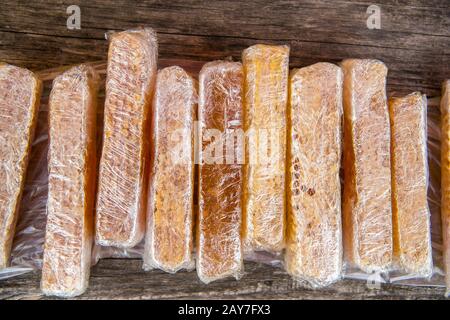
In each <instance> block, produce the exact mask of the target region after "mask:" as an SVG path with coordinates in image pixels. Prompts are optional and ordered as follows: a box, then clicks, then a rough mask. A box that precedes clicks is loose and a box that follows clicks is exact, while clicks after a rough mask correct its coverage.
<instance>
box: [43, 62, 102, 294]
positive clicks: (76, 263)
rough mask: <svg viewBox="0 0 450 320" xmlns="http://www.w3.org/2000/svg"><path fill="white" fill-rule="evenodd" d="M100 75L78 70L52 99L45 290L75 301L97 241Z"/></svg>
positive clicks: (59, 81) (58, 84) (59, 82)
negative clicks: (96, 207) (73, 298)
mask: <svg viewBox="0 0 450 320" xmlns="http://www.w3.org/2000/svg"><path fill="white" fill-rule="evenodd" d="M98 79H99V78H98V75H97V74H96V72H95V71H94V69H92V68H91V67H88V66H86V65H80V66H77V67H74V68H72V69H70V70H68V71H66V72H64V73H63V74H62V75H60V76H58V77H57V78H56V79H55V80H54V81H53V88H52V91H51V94H50V100H49V141H50V144H49V153H48V172H49V178H48V180H49V181H48V183H49V188H48V200H47V227H46V234H45V246H44V258H43V265H42V280H41V288H42V291H43V292H44V293H45V294H47V295H57V296H63V297H72V296H76V295H79V294H81V293H83V292H84V291H85V290H86V288H87V286H88V281H89V269H90V265H91V250H92V245H93V239H94V223H93V222H94V221H93V220H94V200H95V182H96V148H95V141H96V139H95V135H96V105H97V90H98V83H99V81H98Z"/></svg>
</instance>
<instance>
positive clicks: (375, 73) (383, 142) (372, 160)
mask: <svg viewBox="0 0 450 320" xmlns="http://www.w3.org/2000/svg"><path fill="white" fill-rule="evenodd" d="M342 69H343V72H344V89H343V101H344V163H343V168H344V192H343V234H344V254H345V257H346V260H347V262H348V263H349V264H350V265H351V266H354V267H358V268H360V269H361V270H363V271H365V272H368V273H373V272H383V271H387V270H388V269H390V267H391V264H392V207H391V164H390V128H389V112H388V106H387V101H386V75H387V68H386V66H385V65H384V64H383V63H382V62H381V61H377V60H364V59H362V60H359V59H348V60H344V61H343V62H342Z"/></svg>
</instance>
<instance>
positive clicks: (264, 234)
mask: <svg viewBox="0 0 450 320" xmlns="http://www.w3.org/2000/svg"><path fill="white" fill-rule="evenodd" d="M242 61H243V65H244V73H245V95H244V96H245V99H244V109H245V114H246V117H245V130H246V133H247V138H248V143H247V147H246V165H245V168H244V170H245V174H244V175H245V178H244V183H245V187H244V206H245V208H244V228H243V237H244V246H245V251H247V252H251V251H254V250H265V251H269V252H280V251H281V250H282V249H283V248H284V244H285V241H284V229H285V201H286V196H285V160H286V127H287V125H286V121H287V119H286V117H287V116H286V113H287V86H288V74H289V47H287V46H270V45H261V44H258V45H255V46H252V47H250V48H248V49H246V50H244V52H243V54H242Z"/></svg>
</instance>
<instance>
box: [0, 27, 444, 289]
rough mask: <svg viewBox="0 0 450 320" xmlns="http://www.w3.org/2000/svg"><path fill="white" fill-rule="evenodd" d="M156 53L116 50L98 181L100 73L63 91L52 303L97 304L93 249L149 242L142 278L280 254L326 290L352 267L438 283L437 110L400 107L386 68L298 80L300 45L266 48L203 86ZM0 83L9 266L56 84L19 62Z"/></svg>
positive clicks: (53, 133)
mask: <svg viewBox="0 0 450 320" xmlns="http://www.w3.org/2000/svg"><path fill="white" fill-rule="evenodd" d="M157 53H158V45H157V38H156V33H155V32H154V31H153V30H152V29H150V28H142V29H136V30H130V31H125V32H119V33H116V34H113V35H112V36H111V40H110V47H109V53H108V68H107V79H106V97H105V106H104V115H105V116H104V133H103V145H102V150H101V157H100V161H99V162H100V165H99V169H98V172H97V166H96V164H97V159H96V156H95V155H96V147H95V146H96V141H95V140H96V139H95V137H96V133H95V121H96V119H95V110H96V108H97V106H96V101H97V93H98V89H99V79H98V75H97V74H96V72H95V71H94V70H93V69H92V68H91V67H89V66H87V65H80V66H77V67H74V68H72V69H70V70H68V71H66V72H64V73H63V74H61V75H60V76H58V77H57V78H56V79H55V80H54V82H53V88H52V92H51V95H50V100H49V140H50V147H49V155H48V158H49V165H48V171H49V194H48V203H47V212H48V223H47V230H46V241H45V251H44V260H43V271H42V283H41V286H42V290H43V291H44V293H46V294H50V295H59V296H74V295H78V294H81V293H82V292H84V291H85V290H86V288H87V285H88V279H89V269H90V264H91V250H92V245H93V243H94V241H95V242H96V243H97V244H99V245H102V246H115V247H121V248H130V247H133V246H136V245H137V244H138V243H140V242H141V241H142V240H143V239H144V240H145V250H144V268H145V269H147V270H149V269H153V268H158V269H162V270H164V271H166V272H172V273H173V272H177V271H178V270H180V269H187V270H191V269H194V268H196V270H197V273H198V275H199V278H200V279H201V280H202V281H203V282H205V283H208V282H210V281H214V280H217V279H222V278H225V277H229V276H232V277H235V278H237V279H238V278H239V277H241V276H242V275H243V273H244V270H243V260H244V258H245V257H246V256H248V255H251V254H253V253H254V252H258V251H267V252H270V253H271V254H273V255H281V254H282V253H284V265H285V268H286V270H287V272H288V273H289V274H290V275H292V276H293V277H294V278H295V279H298V280H301V281H305V282H307V283H309V284H310V285H312V286H313V287H322V286H325V285H329V284H331V283H333V282H335V281H337V280H338V279H340V278H341V277H342V274H343V261H345V262H346V263H347V265H348V266H350V267H356V268H358V269H360V270H362V271H364V272H366V273H373V272H388V271H390V270H392V269H400V270H402V271H404V272H406V273H408V274H412V275H415V276H418V277H425V278H427V277H430V276H431V275H432V272H433V264H432V255H431V254H432V252H431V240H430V211H429V208H428V203H427V187H428V166H427V149H426V141H427V133H426V108H427V102H426V97H425V96H424V95H422V94H420V93H412V94H410V95H408V96H406V97H401V98H392V99H390V100H389V101H388V99H387V97H386V77H387V68H386V66H385V65H384V64H383V63H382V62H380V61H377V60H368V59H348V60H344V61H343V62H342V63H341V64H340V66H337V65H334V64H331V63H317V64H314V65H312V66H308V67H304V68H301V69H294V70H292V71H291V72H290V73H289V47H287V46H274V45H260V44H258V45H255V46H252V47H250V48H248V49H246V50H244V52H243V54H242V63H240V62H233V61H214V62H210V63H206V64H205V65H204V66H203V68H202V70H201V71H200V73H199V76H198V81H197V80H196V79H195V78H194V77H193V76H192V75H190V74H188V73H187V72H186V71H184V70H183V69H182V68H180V67H176V66H174V67H168V68H164V69H162V70H160V71H157ZM0 85H1V87H0V90H1V91H0V92H1V94H2V98H3V99H2V100H1V101H0V110H1V111H2V114H1V115H0V116H1V118H0V128H1V129H2V131H4V132H7V133H8V135H7V138H6V139H3V140H2V141H1V144H0V148H1V149H2V153H1V154H2V157H4V158H5V159H2V163H5V164H6V165H5V166H2V168H1V170H0V175H1V176H2V177H3V178H4V181H5V182H6V183H4V184H3V185H2V186H0V204H2V205H1V210H2V211H1V212H0V213H1V214H0V227H1V228H0V231H1V232H2V233H1V234H0V244H1V248H0V266H5V265H6V264H7V260H8V257H9V253H10V248H11V242H12V237H13V235H14V225H15V222H16V220H17V203H18V202H19V199H20V193H21V190H22V189H23V180H24V179H23V178H24V175H25V171H26V162H27V156H28V153H29V149H30V145H31V141H32V137H33V129H34V125H35V118H36V112H37V109H38V104H39V96H40V92H41V88H42V85H41V82H40V80H39V79H38V78H37V77H36V76H34V75H33V74H32V73H31V72H29V71H27V70H24V69H21V68H17V67H13V66H9V65H0ZM448 87H449V82H447V83H446V84H445V86H444V88H446V90H445V91H444V96H443V99H442V108H441V109H442V114H443V121H442V125H443V127H442V130H443V131H442V132H443V144H442V178H443V179H442V190H443V191H445V190H447V189H448V187H449V185H450V183H449V182H448V177H447V176H448V175H449V174H448V172H449V167H450V166H449V165H448V161H449V159H448V158H449V155H448V150H449V146H448V143H449V142H448V141H449V139H448V137H447V133H448V131H449V129H448V123H447V122H448V121H446V119H447V118H448V117H447V116H448V109H449V107H450V106H449V102H448V101H449V99H448V94H449V91H450V90H449V89H448ZM11 106H13V108H12V107H11ZM11 119H14V121H11ZM17 124H18V125H17ZM199 137H200V138H199ZM196 163H198V169H197V173H198V175H196V174H195V172H196ZM4 168H7V169H8V170H6V169H4ZM341 168H343V172H344V174H343V184H342V183H341V175H340V169H341ZM341 186H343V187H341ZM196 188H197V192H196V190H195V189H196ZM442 194H443V199H442V200H443V203H442V217H443V224H444V228H443V229H444V243H445V253H446V255H445V257H446V265H447V266H449V264H450V263H449V256H450V255H449V253H448V247H449V246H448V239H449V237H450V236H449V235H448V232H449V230H450V228H449V227H448V221H449V219H448V216H449V213H448V212H449V211H450V210H449V209H448V207H449V203H450V201H449V199H447V198H448V194H447V192H442ZM197 202H198V203H197ZM196 204H198V206H196ZM94 212H95V213H94Z"/></svg>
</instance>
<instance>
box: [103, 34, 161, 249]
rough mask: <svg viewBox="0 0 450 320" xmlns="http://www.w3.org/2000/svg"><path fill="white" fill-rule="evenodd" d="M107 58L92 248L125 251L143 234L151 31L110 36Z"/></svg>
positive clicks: (153, 56) (153, 55)
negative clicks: (114, 248)
mask: <svg viewBox="0 0 450 320" xmlns="http://www.w3.org/2000/svg"><path fill="white" fill-rule="evenodd" d="M110 38H111V40H110V41H111V42H110V47H109V53H108V71H107V79H106V97H105V111H104V113H105V114H104V133H103V150H102V156H101V160H100V168H99V183H98V194H97V212H96V242H97V243H98V244H100V245H104V246H117V247H124V248H130V247H133V246H135V245H136V244H137V243H139V242H140V241H141V240H142V238H143V236H144V231H145V209H146V208H145V206H146V196H147V181H148V167H149V162H148V161H149V154H148V153H149V150H148V145H149V139H150V137H149V126H148V125H149V109H150V105H151V99H152V94H153V90H154V83H155V79H156V68H157V67H156V64H157V50H158V47H157V40H156V33H155V32H154V31H153V30H152V29H150V28H145V29H144V28H141V29H136V30H128V31H124V32H119V33H116V34H113V35H112V36H111V37H110Z"/></svg>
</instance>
